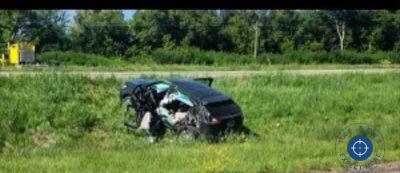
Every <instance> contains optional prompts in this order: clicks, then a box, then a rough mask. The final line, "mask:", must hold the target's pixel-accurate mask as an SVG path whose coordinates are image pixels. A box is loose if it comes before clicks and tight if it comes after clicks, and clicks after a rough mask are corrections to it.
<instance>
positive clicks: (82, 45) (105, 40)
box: [71, 10, 132, 55]
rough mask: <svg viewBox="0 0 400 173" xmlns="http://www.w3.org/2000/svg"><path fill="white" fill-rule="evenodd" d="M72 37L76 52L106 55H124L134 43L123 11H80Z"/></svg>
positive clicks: (75, 20)
mask: <svg viewBox="0 0 400 173" xmlns="http://www.w3.org/2000/svg"><path fill="white" fill-rule="evenodd" d="M71 37H72V46H73V48H74V49H75V50H81V51H84V52H90V53H98V54H104V55H123V54H124V52H125V50H126V48H127V46H128V45H129V43H130V42H131V41H132V39H131V37H130V36H129V33H128V25H127V23H126V21H125V20H124V16H123V13H122V11H121V10H85V11H78V12H77V14H76V15H75V16H74V23H73V26H72V31H71Z"/></svg>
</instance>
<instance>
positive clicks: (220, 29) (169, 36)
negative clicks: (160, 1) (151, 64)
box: [0, 10, 400, 57]
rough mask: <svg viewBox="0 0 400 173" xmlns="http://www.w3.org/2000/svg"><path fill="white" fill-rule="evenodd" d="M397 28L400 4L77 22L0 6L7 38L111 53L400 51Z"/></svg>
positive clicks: (115, 14) (111, 13) (2, 37)
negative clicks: (183, 49)
mask: <svg viewBox="0 0 400 173" xmlns="http://www.w3.org/2000/svg"><path fill="white" fill-rule="evenodd" d="M399 34H400V11H398V10H137V11H136V12H135V14H134V15H133V16H132V18H131V19H129V20H124V15H123V12H122V10H78V11H77V12H76V14H75V15H74V16H73V21H72V22H68V19H67V15H66V12H65V11H62V10H1V11H0V42H2V43H6V42H16V41H29V42H34V43H36V44H37V45H38V50H39V52H43V51H50V50H64V51H65V50H74V51H78V52H85V53H94V54H101V55H106V56H126V57H130V56H135V55H138V54H141V53H148V52H151V51H153V50H155V49H158V48H162V49H167V50H171V49H174V48H177V47H195V48H198V49H201V50H211V51H222V52H229V53H238V54H252V53H284V52H286V51H290V50H308V51H332V50H354V51H359V52H365V51H369V52H374V51H400V37H399ZM255 48H256V50H255ZM255 51H256V52H255Z"/></svg>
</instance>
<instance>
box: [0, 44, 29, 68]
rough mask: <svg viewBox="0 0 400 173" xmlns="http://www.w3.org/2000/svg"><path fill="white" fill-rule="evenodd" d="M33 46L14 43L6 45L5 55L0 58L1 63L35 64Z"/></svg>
mask: <svg viewBox="0 0 400 173" xmlns="http://www.w3.org/2000/svg"><path fill="white" fill-rule="evenodd" d="M35 60H36V57H35V45H34V44H31V43H15V44H10V43H8V44H7V50H6V53H5V55H4V54H3V55H2V58H0V63H1V62H3V63H4V62H8V63H10V64H13V65H16V64H24V63H33V62H35Z"/></svg>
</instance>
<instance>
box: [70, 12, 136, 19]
mask: <svg viewBox="0 0 400 173" xmlns="http://www.w3.org/2000/svg"><path fill="white" fill-rule="evenodd" d="M65 11H66V12H67V16H68V20H69V21H70V22H72V21H73V19H74V14H75V10H65ZM122 13H124V19H125V20H129V19H130V18H132V15H133V14H134V13H135V10H122Z"/></svg>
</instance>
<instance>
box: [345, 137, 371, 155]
mask: <svg viewBox="0 0 400 173" xmlns="http://www.w3.org/2000/svg"><path fill="white" fill-rule="evenodd" d="M373 150H374V147H373V145H372V142H371V140H369V139H368V138H367V137H365V136H362V135H357V136H354V137H353V138H351V139H350V141H349V142H348V143H347V152H348V153H349V155H350V157H351V158H353V159H354V160H359V161H361V160H366V159H368V158H369V156H371V154H372V151H373Z"/></svg>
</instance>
